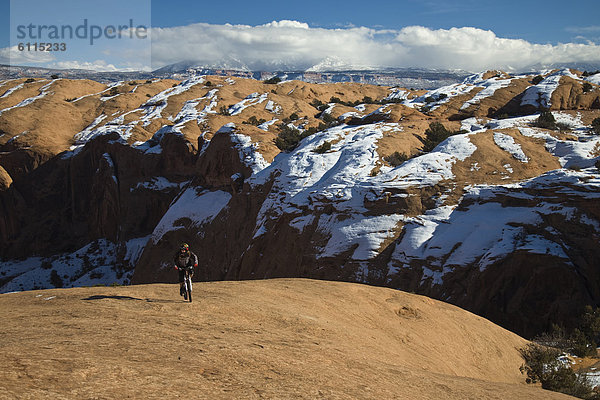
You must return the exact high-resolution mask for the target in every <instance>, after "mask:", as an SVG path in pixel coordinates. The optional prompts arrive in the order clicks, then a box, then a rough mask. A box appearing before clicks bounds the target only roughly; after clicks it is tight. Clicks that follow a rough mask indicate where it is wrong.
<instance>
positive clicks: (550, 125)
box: [533, 110, 558, 130]
mask: <svg viewBox="0 0 600 400" xmlns="http://www.w3.org/2000/svg"><path fill="white" fill-rule="evenodd" d="M533 126H537V127H538V128H544V129H552V130H557V129H558V126H556V119H554V115H552V113H551V112H550V111H548V110H545V111H542V112H541V113H540V116H539V117H538V118H537V119H536V120H535V122H534V123H533Z"/></svg>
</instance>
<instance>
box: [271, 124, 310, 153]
mask: <svg viewBox="0 0 600 400" xmlns="http://www.w3.org/2000/svg"><path fill="white" fill-rule="evenodd" d="M307 136H309V133H308V132H307V131H304V132H300V130H298V129H296V128H292V127H291V126H288V125H285V124H282V125H280V126H279V134H278V135H277V137H276V138H275V139H274V140H273V143H275V146H277V148H278V149H279V150H281V151H285V152H290V151H292V150H294V149H295V148H296V147H298V143H300V141H301V140H302V139H304V138H305V137H307Z"/></svg>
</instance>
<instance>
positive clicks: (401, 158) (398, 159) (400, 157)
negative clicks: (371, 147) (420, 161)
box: [383, 151, 410, 167]
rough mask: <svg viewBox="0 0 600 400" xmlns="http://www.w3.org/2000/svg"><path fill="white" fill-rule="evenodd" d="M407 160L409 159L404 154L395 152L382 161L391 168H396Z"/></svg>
mask: <svg viewBox="0 0 600 400" xmlns="http://www.w3.org/2000/svg"><path fill="white" fill-rule="evenodd" d="M409 158H410V157H408V156H407V155H406V154H405V153H400V152H399V151H395V152H393V153H392V154H390V155H389V156H386V157H383V159H384V160H385V161H387V162H388V163H390V165H391V166H392V167H397V166H398V165H400V164H402V163H403V162H405V161H406V160H408V159H409Z"/></svg>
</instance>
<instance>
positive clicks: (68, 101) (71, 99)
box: [65, 97, 77, 103]
mask: <svg viewBox="0 0 600 400" xmlns="http://www.w3.org/2000/svg"><path fill="white" fill-rule="evenodd" d="M76 98H77V97H68V98H66V99H65V101H66V102H67V103H70V102H72V101H73V100H75V99H76Z"/></svg>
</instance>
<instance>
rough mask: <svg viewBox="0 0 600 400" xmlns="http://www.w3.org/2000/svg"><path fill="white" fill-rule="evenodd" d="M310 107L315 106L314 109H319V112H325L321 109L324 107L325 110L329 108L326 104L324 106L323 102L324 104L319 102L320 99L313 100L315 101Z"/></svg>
mask: <svg viewBox="0 0 600 400" xmlns="http://www.w3.org/2000/svg"><path fill="white" fill-rule="evenodd" d="M310 105H311V106H313V107H314V108H316V109H317V110H319V111H323V110H322V109H321V107H323V106H325V108H327V105H326V104H323V102H322V101H321V100H319V99H313V100H312V101H311V102H310Z"/></svg>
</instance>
